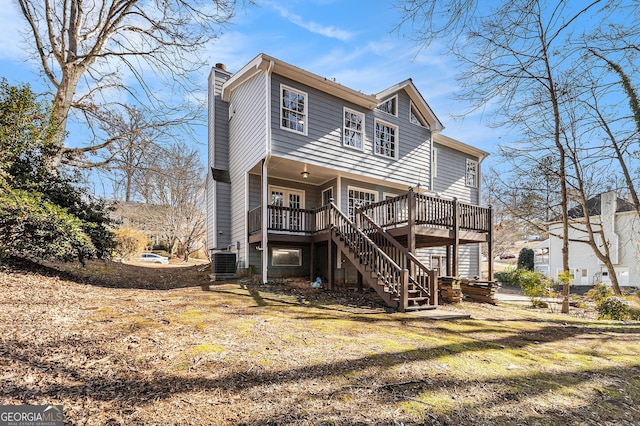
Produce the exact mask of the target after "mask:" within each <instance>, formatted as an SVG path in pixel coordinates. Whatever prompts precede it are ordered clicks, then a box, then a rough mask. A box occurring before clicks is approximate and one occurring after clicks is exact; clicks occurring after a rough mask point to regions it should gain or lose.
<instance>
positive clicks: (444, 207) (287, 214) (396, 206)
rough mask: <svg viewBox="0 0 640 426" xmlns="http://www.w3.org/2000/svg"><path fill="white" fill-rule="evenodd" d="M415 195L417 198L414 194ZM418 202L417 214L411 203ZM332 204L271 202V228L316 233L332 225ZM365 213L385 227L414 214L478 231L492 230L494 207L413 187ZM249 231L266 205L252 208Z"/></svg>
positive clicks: (418, 221)
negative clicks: (302, 205) (305, 205)
mask: <svg viewBox="0 0 640 426" xmlns="http://www.w3.org/2000/svg"><path fill="white" fill-rule="evenodd" d="M412 197H413V198H412ZM412 205H413V206H415V207H413V208H414V211H413V214H411V213H412V212H410V209H411V206H412ZM328 209H329V206H328V205H326V206H323V207H320V208H318V209H298V208H292V207H282V206H267V220H268V223H267V229H268V230H269V231H274V232H302V233H314V232H318V231H323V230H327V229H329V226H330V221H329V216H328V214H327V211H328ZM361 211H362V213H363V214H365V215H366V216H367V217H368V218H370V219H371V220H372V221H373V222H375V223H376V224H377V225H378V226H380V227H381V228H382V229H389V228H395V227H401V226H406V225H408V224H409V220H410V218H411V217H413V222H414V224H415V225H417V226H428V227H431V228H441V229H453V228H454V227H456V226H457V227H458V228H459V229H462V230H466V231H475V232H489V231H490V230H491V209H490V208H487V207H480V206H475V205H472V204H467V203H461V202H458V201H456V200H445V199H442V198H439V197H434V196H431V195H424V194H417V193H415V192H413V191H409V192H408V193H407V194H403V195H400V196H398V197H395V198H391V199H388V200H384V201H380V202H377V203H372V204H368V205H366V206H363V207H362V208H361ZM248 222H249V223H248V227H249V234H256V233H259V232H260V231H261V229H262V208H261V207H256V208H255V209H253V210H251V211H249V220H248Z"/></svg>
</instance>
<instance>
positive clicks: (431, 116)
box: [376, 78, 444, 133]
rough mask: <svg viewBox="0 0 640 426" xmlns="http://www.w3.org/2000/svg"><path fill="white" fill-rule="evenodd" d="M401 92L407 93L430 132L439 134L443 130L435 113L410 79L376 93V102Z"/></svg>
mask: <svg viewBox="0 0 640 426" xmlns="http://www.w3.org/2000/svg"><path fill="white" fill-rule="evenodd" d="M401 90H404V91H405V92H407V94H408V95H409V97H410V98H411V100H412V101H413V104H414V105H415V106H416V107H417V108H418V111H420V113H421V114H422V116H423V117H425V118H426V120H427V121H428V122H429V125H430V126H431V130H432V131H433V132H434V133H437V132H440V131H442V130H443V129H444V125H443V124H442V122H441V121H440V120H439V119H438V117H436V115H435V113H434V112H433V110H432V109H431V107H430V106H429V104H427V101H425V100H424V98H423V97H422V94H421V93H420V91H419V90H418V88H417V87H416V85H415V84H413V80H412V79H410V78H408V79H406V80H405V81H402V82H400V83H398V84H394V85H393V86H391V87H389V88H387V89H385V90H383V91H382V92H380V93H378V94H377V95H376V97H377V98H378V101H379V102H381V101H383V100H384V99H386V98H388V97H390V96H391V95H393V94H395V93H398V92H399V91H401Z"/></svg>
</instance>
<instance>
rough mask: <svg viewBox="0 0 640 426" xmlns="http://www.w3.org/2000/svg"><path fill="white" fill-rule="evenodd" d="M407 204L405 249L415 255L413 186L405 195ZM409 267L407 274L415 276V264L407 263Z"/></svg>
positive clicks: (414, 201)
mask: <svg viewBox="0 0 640 426" xmlns="http://www.w3.org/2000/svg"><path fill="white" fill-rule="evenodd" d="M407 202H408V203H409V206H408V217H407V220H408V222H409V223H408V225H409V235H408V236H407V250H409V253H411V254H412V255H414V256H415V255H416V193H415V192H414V191H413V188H411V187H410V188H409V196H408V197H407ZM406 267H408V268H409V275H410V276H415V265H414V264H413V263H412V264H410V265H407V266H406Z"/></svg>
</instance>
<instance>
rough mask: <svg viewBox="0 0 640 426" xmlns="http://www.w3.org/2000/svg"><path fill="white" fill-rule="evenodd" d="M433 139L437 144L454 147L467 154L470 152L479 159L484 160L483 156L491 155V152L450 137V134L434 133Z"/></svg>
mask: <svg viewBox="0 0 640 426" xmlns="http://www.w3.org/2000/svg"><path fill="white" fill-rule="evenodd" d="M433 141H434V142H435V143H437V144H440V145H444V146H448V147H450V148H453V149H455V150H456V151H461V152H464V153H466V154H469V155H472V156H474V157H477V158H478V159H479V160H482V159H483V158H485V157H488V156H489V153H488V152H486V151H483V150H481V149H479V148H476V147H474V146H471V145H467V144H466V143H464V142H460V141H458V140H455V139H453V138H450V137H449V136H445V135H443V134H442V133H436V134H434V135H433Z"/></svg>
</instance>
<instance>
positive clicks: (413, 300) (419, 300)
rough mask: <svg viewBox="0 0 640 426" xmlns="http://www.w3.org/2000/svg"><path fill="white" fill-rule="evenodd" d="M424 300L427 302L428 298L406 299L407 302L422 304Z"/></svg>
mask: <svg viewBox="0 0 640 426" xmlns="http://www.w3.org/2000/svg"><path fill="white" fill-rule="evenodd" d="M425 300H429V297H428V296H427V297H410V298H409V299H407V301H408V302H424V301H425Z"/></svg>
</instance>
